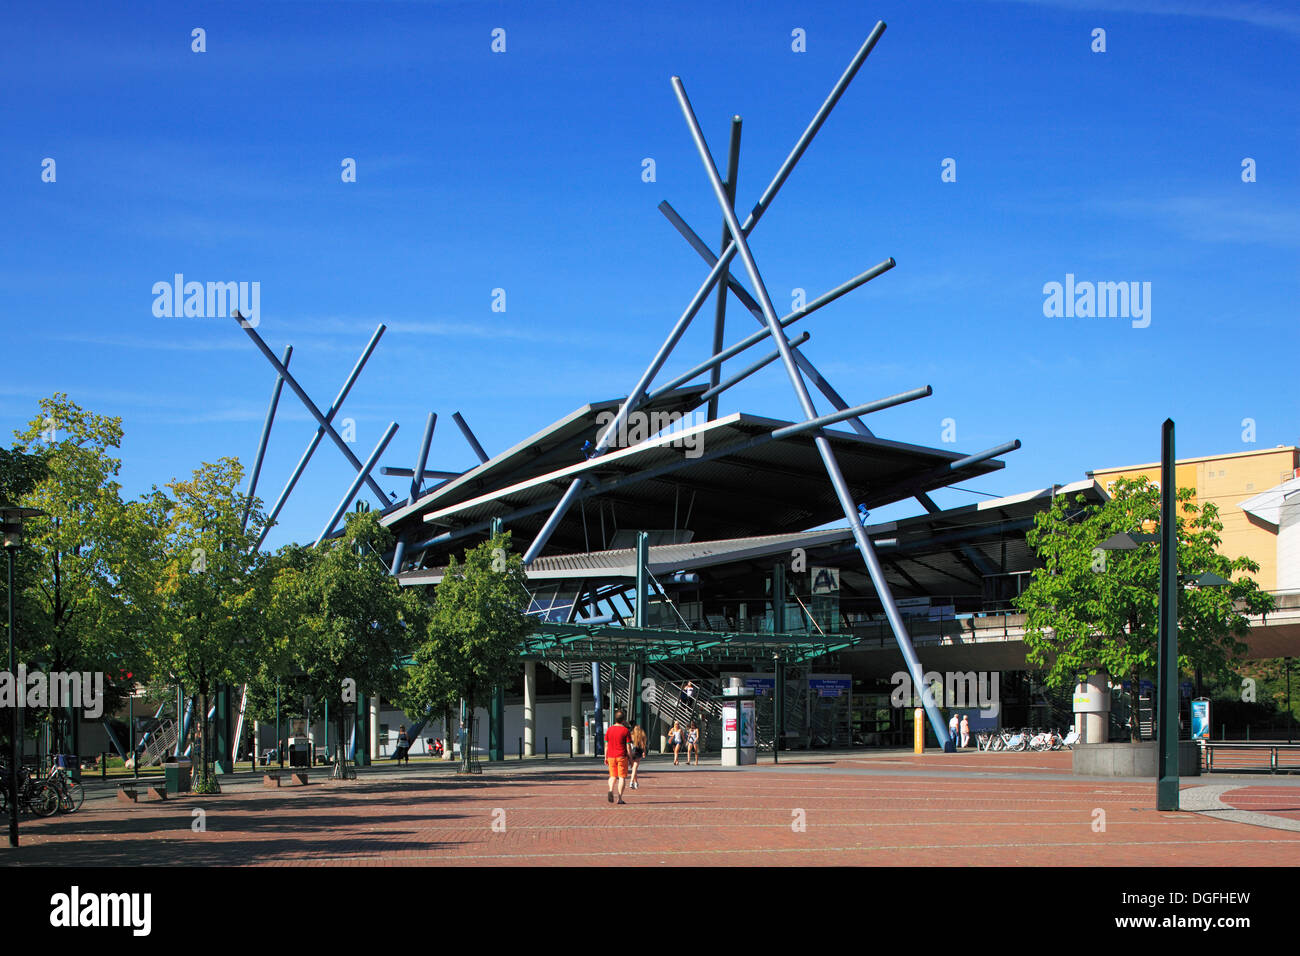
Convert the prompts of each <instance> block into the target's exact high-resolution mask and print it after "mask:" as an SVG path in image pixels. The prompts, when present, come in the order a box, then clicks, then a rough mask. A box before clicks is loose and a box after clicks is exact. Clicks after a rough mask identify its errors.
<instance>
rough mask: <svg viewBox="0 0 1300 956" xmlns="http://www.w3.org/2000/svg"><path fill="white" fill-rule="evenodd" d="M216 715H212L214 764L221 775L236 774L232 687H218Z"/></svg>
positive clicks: (226, 685) (224, 685) (227, 685)
mask: <svg viewBox="0 0 1300 956" xmlns="http://www.w3.org/2000/svg"><path fill="white" fill-rule="evenodd" d="M214 703H215V704H216V713H215V714H213V715H212V753H213V758H214V759H213V761H212V762H213V764H214V765H215V769H216V772H217V773H219V774H226V773H234V772H235V766H234V764H233V763H232V762H231V757H230V752H231V749H232V748H231V740H230V737H231V734H232V733H233V730H232V728H231V726H230V685H229V684H221V685H219V686H218V687H217V693H216V700H215V702H214Z"/></svg>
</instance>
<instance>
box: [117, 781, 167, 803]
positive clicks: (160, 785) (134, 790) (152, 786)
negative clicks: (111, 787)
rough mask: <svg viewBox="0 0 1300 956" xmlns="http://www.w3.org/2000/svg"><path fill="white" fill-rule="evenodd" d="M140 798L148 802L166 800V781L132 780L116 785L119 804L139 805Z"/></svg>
mask: <svg viewBox="0 0 1300 956" xmlns="http://www.w3.org/2000/svg"><path fill="white" fill-rule="evenodd" d="M141 796H145V799H146V801H148V800H166V799H167V781H165V780H146V779H143V778H142V779H138V780H136V779H132V780H128V781H126V782H125V783H119V784H118V785H117V799H118V802H119V803H139V802H140V798H141Z"/></svg>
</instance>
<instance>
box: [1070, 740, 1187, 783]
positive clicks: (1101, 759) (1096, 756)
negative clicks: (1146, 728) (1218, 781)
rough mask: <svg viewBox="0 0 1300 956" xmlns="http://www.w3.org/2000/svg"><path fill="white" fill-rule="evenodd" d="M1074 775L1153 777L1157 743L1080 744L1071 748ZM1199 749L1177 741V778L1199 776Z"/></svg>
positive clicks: (1182, 741)
mask: <svg viewBox="0 0 1300 956" xmlns="http://www.w3.org/2000/svg"><path fill="white" fill-rule="evenodd" d="M1073 770H1074V772H1075V773H1076V774H1080V775H1082V776H1089V777H1153V778H1154V777H1155V775H1156V743H1155V741H1154V740H1151V741H1143V742H1142V743H1140V744H1080V745H1078V746H1077V747H1075V748H1074V766H1073ZM1200 774H1201V748H1200V746H1199V745H1198V744H1197V743H1196V742H1195V741H1192V740H1180V741H1179V742H1178V775H1179V776H1180V777H1199V776H1200Z"/></svg>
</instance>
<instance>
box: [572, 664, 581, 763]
mask: <svg viewBox="0 0 1300 956" xmlns="http://www.w3.org/2000/svg"><path fill="white" fill-rule="evenodd" d="M569 739H570V740H571V741H572V743H573V752H574V753H575V754H578V753H582V681H581V680H571V681H569Z"/></svg>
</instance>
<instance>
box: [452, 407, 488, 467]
mask: <svg viewBox="0 0 1300 956" xmlns="http://www.w3.org/2000/svg"><path fill="white" fill-rule="evenodd" d="M451 420H452V421H454V422H455V423H456V427H457V428H459V429H460V433H461V434H462V435H464V436H465V440H466V441H467V442H469V447H470V448H471V449H473V451H474V454H475V455H477V456H478V460H479V464H482V463H483V462H485V461H487V460H488V453H487V452H485V451H484V450H483V446H482V445H480V444H479V443H478V439H477V438H475V437H474V433H473V432H472V431H470V430H469V425H467V424H466V423H465V419H464V418H463V417H462V416H461V414H460V412H456V413H455V414H454V415H452V416H451Z"/></svg>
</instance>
